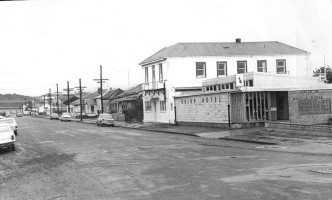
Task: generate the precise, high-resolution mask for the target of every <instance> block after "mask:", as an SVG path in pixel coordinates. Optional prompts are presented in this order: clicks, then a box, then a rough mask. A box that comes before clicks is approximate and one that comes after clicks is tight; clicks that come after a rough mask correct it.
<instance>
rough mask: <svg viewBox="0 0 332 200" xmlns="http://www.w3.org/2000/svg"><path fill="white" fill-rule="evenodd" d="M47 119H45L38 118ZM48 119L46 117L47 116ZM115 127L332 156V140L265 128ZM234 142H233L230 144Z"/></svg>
mask: <svg viewBox="0 0 332 200" xmlns="http://www.w3.org/2000/svg"><path fill="white" fill-rule="evenodd" d="M41 117H42V118H46V117H45V116H41ZM47 118H48V117H47ZM74 121H75V122H78V123H88V124H96V119H83V121H82V122H81V121H80V120H79V119H75V120H74ZM115 126H116V127H122V128H132V129H141V130H147V131H155V132H164V133H171V134H182V135H189V136H195V137H204V138H208V139H221V140H231V141H238V142H247V143H251V144H253V145H251V146H252V147H251V149H253V148H254V149H256V150H265V151H266V150H268V151H281V152H287V153H299V154H308V155H325V156H326V155H327V156H330V155H332V137H318V136H314V135H312V136H308V135H306V136H304V135H300V134H294V133H286V132H273V131H267V130H266V129H265V127H257V128H249V129H227V128H215V127H202V126H178V125H172V124H143V123H127V122H120V121H116V122H115ZM233 144H234V143H232V145H233Z"/></svg>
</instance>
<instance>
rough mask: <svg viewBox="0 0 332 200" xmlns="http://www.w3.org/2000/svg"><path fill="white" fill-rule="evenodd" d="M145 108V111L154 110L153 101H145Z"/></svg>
mask: <svg viewBox="0 0 332 200" xmlns="http://www.w3.org/2000/svg"><path fill="white" fill-rule="evenodd" d="M148 108H149V109H148ZM144 110H145V112H151V111H152V104H151V101H145V105H144Z"/></svg>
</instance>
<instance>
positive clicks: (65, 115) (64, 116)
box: [60, 113, 73, 122]
mask: <svg viewBox="0 0 332 200" xmlns="http://www.w3.org/2000/svg"><path fill="white" fill-rule="evenodd" d="M72 119H73V118H72V117H71V116H70V114H69V113H63V114H62V115H61V117H60V120H61V121H62V122H63V121H67V122H68V121H71V120H72Z"/></svg>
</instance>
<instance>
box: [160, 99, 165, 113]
mask: <svg viewBox="0 0 332 200" xmlns="http://www.w3.org/2000/svg"><path fill="white" fill-rule="evenodd" d="M159 110H160V112H166V102H165V101H159Z"/></svg>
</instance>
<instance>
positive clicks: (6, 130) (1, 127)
mask: <svg viewBox="0 0 332 200" xmlns="http://www.w3.org/2000/svg"><path fill="white" fill-rule="evenodd" d="M5 132H9V129H8V127H7V126H0V133H5Z"/></svg>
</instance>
